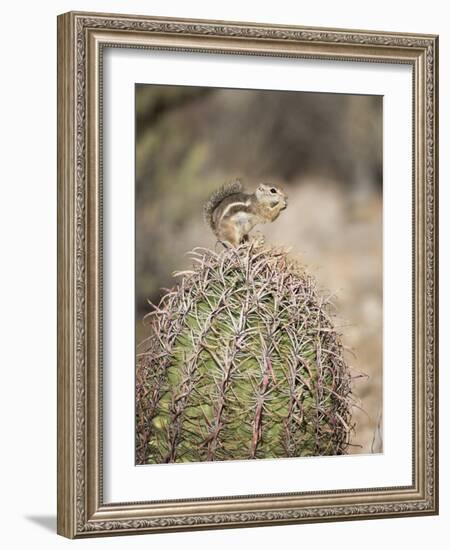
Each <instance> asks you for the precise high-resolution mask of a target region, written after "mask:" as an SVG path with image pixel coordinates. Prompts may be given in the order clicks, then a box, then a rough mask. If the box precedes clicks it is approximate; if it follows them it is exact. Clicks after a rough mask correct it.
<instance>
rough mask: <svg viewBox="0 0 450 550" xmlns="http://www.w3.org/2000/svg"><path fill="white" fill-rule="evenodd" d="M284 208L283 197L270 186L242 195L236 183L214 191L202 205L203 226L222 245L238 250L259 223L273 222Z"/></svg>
mask: <svg viewBox="0 0 450 550" xmlns="http://www.w3.org/2000/svg"><path fill="white" fill-rule="evenodd" d="M286 208H287V196H286V195H285V193H283V191H281V190H280V189H278V188H277V187H273V186H271V185H265V184H264V183H260V184H259V185H258V187H257V189H256V191H255V192H254V193H251V194H249V193H245V192H244V189H243V186H242V183H241V182H240V180H236V181H233V182H232V183H227V184H225V185H223V186H222V187H220V188H219V189H217V191H215V192H214V193H213V194H212V195H211V196H210V198H209V200H208V202H207V203H206V204H205V205H204V218H205V222H206V223H207V224H208V225H209V226H210V227H211V229H212V230H213V232H214V234H215V235H216V237H217V238H218V239H219V241H221V242H222V243H228V244H230V245H231V246H238V245H240V244H241V243H243V242H245V241H247V240H248V234H249V232H250V231H251V230H252V229H253V228H254V227H255V225H257V224H260V223H267V222H273V221H275V220H276V219H277V218H278V216H279V215H280V212H281V211H282V210H285V209H286Z"/></svg>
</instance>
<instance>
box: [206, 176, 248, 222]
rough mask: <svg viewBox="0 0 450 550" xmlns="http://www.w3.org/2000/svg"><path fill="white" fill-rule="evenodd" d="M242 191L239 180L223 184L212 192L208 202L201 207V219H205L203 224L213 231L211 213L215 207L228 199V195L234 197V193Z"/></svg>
mask: <svg viewBox="0 0 450 550" xmlns="http://www.w3.org/2000/svg"><path fill="white" fill-rule="evenodd" d="M241 191H242V183H241V181H240V180H234V181H233V182H231V183H225V184H224V185H222V187H220V188H219V189H217V191H214V193H213V194H212V195H211V196H210V197H209V199H208V201H207V202H206V203H205V205H204V207H203V217H204V219H205V222H206V223H207V224H208V225H209V227H210V228H211V229H212V230H213V231H215V227H214V221H213V212H214V210H215V209H216V208H217V206H218V205H219V204H220V203H221V202H222V201H223V199H225V198H226V197H229V196H230V195H234V193H240V192H241Z"/></svg>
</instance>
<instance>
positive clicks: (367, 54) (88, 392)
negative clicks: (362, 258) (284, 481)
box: [58, 12, 438, 538]
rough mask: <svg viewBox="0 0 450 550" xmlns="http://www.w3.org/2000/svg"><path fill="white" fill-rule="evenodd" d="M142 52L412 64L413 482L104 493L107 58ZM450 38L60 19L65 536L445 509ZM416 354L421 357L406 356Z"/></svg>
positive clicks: (107, 17) (61, 514)
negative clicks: (205, 493)
mask: <svg viewBox="0 0 450 550" xmlns="http://www.w3.org/2000/svg"><path fill="white" fill-rule="evenodd" d="M106 48H139V49H143V50H148V51H152V50H166V51H180V52H197V53H201V54H202V55H205V56H208V55H210V54H211V53H215V54H236V55H249V56H267V57H271V58H273V59H274V60H276V59H279V58H283V57H288V58H304V59H322V60H323V59H326V60H330V61H339V60H341V61H355V62H363V63H364V62H367V63H392V64H404V65H408V66H410V67H411V68H412V78H413V83H412V90H413V94H412V95H413V105H412V111H411V112H412V127H413V139H412V143H413V151H412V156H411V158H412V175H413V177H412V179H413V181H412V185H411V190H412V192H411V196H410V197H407V199H406V200H410V201H412V211H413V219H412V252H413V254H412V256H413V259H412V266H413V267H412V269H413V277H412V279H413V280H412V288H413V297H412V303H413V312H412V320H413V326H412V346H411V351H412V365H413V373H412V388H411V391H412V396H413V415H412V419H411V424H412V475H411V478H412V483H411V484H410V485H408V486H388V487H375V488H360V489H349V488H343V489H342V490H336V489H330V490H321V491H315V492H308V491H306V492H301V493H298V492H286V493H279V494H258V495H250V496H249V495H245V496H238V495H236V496H232V497H230V496H227V497H220V496H217V497H213V498H212V497H208V498H192V499H189V498H188V499H186V498H182V499H176V500H154V499H152V495H151V491H150V494H149V495H148V500H147V501H145V502H140V501H139V502H133V501H130V502H113V503H108V502H105V501H104V498H103V490H104V477H103V459H104V453H103V432H102V430H103V420H104V418H103V408H102V407H103V397H102V396H103V392H102V383H103V333H102V327H103V321H104V319H103V299H104V295H103V231H104V227H103V221H102V220H103V218H102V215H103V214H102V208H103V156H102V143H103V141H102V140H103V127H102V87H103V80H102V78H103V52H104V50H105V49H106ZM437 118H438V38H437V36H432V35H416V34H406V33H398V34H397V33H387V32H375V31H353V30H342V29H322V28H304V27H290V26H276V25H264V24H255V23H238V22H222V21H201V20H187V19H170V18H156V17H143V16H132V15H112V14H95V13H77V12H70V13H66V14H63V15H60V16H59V17H58V533H59V534H61V535H63V536H66V537H69V538H82V537H90V536H102V535H120V534H134V533H152V532H162V531H184V530H193V529H206V528H211V529H212V528H231V527H246V526H248V527H251V526H263V525H275V524H289V523H306V522H317V521H339V520H350V519H354V520H356V519H375V518H386V517H400V516H417V515H433V514H437V513H438V413H437V411H438V376H437V375H438V372H437V368H438V331H437V323H438V276H437V266H438V257H437V254H438V216H437V206H438V203H437V201H438V163H437V155H438V134H437V130H438V123H437ZM404 353H405V354H408V353H411V352H410V351H409V350H404Z"/></svg>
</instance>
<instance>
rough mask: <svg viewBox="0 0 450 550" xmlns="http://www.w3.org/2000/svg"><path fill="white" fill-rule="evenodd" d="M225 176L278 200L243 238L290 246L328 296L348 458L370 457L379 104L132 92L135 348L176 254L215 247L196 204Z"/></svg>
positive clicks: (378, 360)
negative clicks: (347, 383)
mask: <svg viewBox="0 0 450 550" xmlns="http://www.w3.org/2000/svg"><path fill="white" fill-rule="evenodd" d="M237 177H239V178H241V179H242V181H243V183H244V184H245V186H246V188H247V191H248V192H253V190H254V188H255V187H256V185H257V184H258V183H259V182H265V183H270V184H273V185H276V186H279V187H281V188H282V189H284V190H285V191H286V192H287V194H288V196H289V206H288V208H287V210H285V211H284V212H282V214H281V215H280V217H279V218H278V220H276V221H275V222H274V223H272V224H269V225H266V226H259V228H256V229H255V230H254V231H253V232H254V233H255V232H258V231H260V232H262V233H263V234H264V235H265V237H266V240H267V241H268V242H270V243H274V244H282V245H286V246H289V247H291V248H292V252H291V253H292V255H295V256H296V257H297V258H298V259H299V260H300V261H301V262H302V263H303V264H304V265H305V266H306V267H307V269H308V270H309V272H310V273H312V274H313V275H315V276H316V278H317V280H318V282H319V285H320V286H321V287H322V288H323V291H324V293H331V294H333V295H334V303H335V305H336V314H337V317H336V325H337V326H338V327H339V329H340V332H341V333H342V335H343V336H342V339H343V343H344V345H345V346H347V347H348V352H347V360H348V362H349V364H350V365H351V366H352V368H353V375H354V376H355V380H354V393H355V395H356V397H357V399H358V400H359V405H360V407H361V408H355V411H354V421H355V423H356V430H355V433H354V436H353V438H352V440H351V443H352V446H351V447H350V450H349V452H351V453H371V452H381V451H382V428H381V423H382V420H381V411H382V267H383V266H382V98H381V97H380V96H363V95H343V94H322V93H309V92H308V93H307V92H284V91H283V92H281V91H261V90H230V89H219V88H198V87H185V86H157V85H148V84H139V85H137V86H136V341H137V342H140V341H141V340H142V339H143V338H145V336H147V333H146V328H145V325H144V323H143V317H144V315H145V314H146V313H148V312H149V311H150V310H151V307H150V305H149V304H148V301H147V300H150V301H151V302H153V303H158V301H159V299H160V298H161V296H162V294H163V293H164V290H163V289H164V288H170V287H172V286H174V285H175V284H176V279H174V278H173V277H172V273H173V272H174V271H179V270H183V269H188V268H189V267H190V265H191V263H190V260H189V258H188V257H187V255H186V253H187V252H188V251H189V250H191V249H192V248H193V247H196V246H201V247H209V248H213V249H214V248H215V247H219V246H220V245H217V243H216V239H215V237H214V236H213V234H212V232H211V231H210V229H209V228H208V227H206V225H205V224H204V222H203V216H202V211H203V204H204V202H205V201H206V200H207V199H208V197H209V195H210V193H211V192H213V191H214V190H215V189H216V188H217V187H219V186H220V185H222V184H223V183H225V182H227V181H230V180H231V179H234V178H237Z"/></svg>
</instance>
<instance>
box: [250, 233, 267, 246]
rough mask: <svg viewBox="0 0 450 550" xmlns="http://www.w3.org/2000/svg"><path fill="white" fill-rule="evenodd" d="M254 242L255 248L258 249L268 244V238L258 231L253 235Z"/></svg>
mask: <svg viewBox="0 0 450 550" xmlns="http://www.w3.org/2000/svg"><path fill="white" fill-rule="evenodd" d="M252 242H253V244H254V246H256V247H260V246H263V245H264V243H265V242H266V237H265V236H264V235H263V234H262V233H261V231H257V232H256V233H255V234H254V235H253V239H252Z"/></svg>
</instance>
